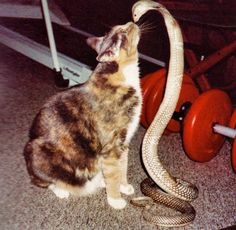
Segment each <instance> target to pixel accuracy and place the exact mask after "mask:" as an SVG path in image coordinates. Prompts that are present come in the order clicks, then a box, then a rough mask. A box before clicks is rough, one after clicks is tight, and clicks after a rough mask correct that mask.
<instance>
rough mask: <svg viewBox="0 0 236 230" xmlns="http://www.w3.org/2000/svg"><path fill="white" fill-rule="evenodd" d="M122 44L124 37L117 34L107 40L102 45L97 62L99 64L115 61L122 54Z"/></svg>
mask: <svg viewBox="0 0 236 230" xmlns="http://www.w3.org/2000/svg"><path fill="white" fill-rule="evenodd" d="M121 44H122V36H121V35H120V34H115V35H113V36H112V37H110V38H106V39H105V40H104V41H103V43H102V47H101V49H100V51H99V53H98V56H97V60H98V61H99V62H112V61H115V59H116V58H117V57H118V56H119V54H120V49H121Z"/></svg>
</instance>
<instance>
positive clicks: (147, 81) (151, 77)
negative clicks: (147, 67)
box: [141, 69, 166, 128]
mask: <svg viewBox="0 0 236 230" xmlns="http://www.w3.org/2000/svg"><path fill="white" fill-rule="evenodd" d="M165 74H166V70H165V69H160V70H158V71H156V72H154V73H151V74H148V75H146V76H145V77H143V78H142V79H141V89H142V97H143V105H142V113H141V124H142V125H143V126H144V127H145V128H148V126H149V124H148V122H147V119H146V110H149V108H147V101H148V98H149V94H150V92H151V90H152V88H153V87H155V86H156V85H157V83H158V81H159V80H160V79H161V78H162V77H164V76H165Z"/></svg>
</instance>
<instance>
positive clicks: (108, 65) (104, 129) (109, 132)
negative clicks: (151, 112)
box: [24, 22, 141, 209]
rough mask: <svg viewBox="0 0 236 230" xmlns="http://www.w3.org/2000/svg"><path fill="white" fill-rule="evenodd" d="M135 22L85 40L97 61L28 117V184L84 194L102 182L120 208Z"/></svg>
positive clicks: (133, 112) (135, 75)
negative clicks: (83, 76)
mask: <svg viewBox="0 0 236 230" xmlns="http://www.w3.org/2000/svg"><path fill="white" fill-rule="evenodd" d="M139 39H140V30H139V27H138V26H137V25H136V24H134V23H133V22H128V23H127V24H125V25H119V26H115V27H113V28H112V29H111V31H110V32H109V33H107V34H106V35H105V36H104V37H92V38H88V39H87V43H88V44H89V45H90V46H91V47H92V48H93V49H95V50H96V52H97V54H98V56H97V60H98V62H99V64H98V65H97V67H96V68H95V70H94V72H93V73H92V75H91V77H90V79H89V80H88V81H87V82H86V83H85V84H84V85H82V86H76V87H73V88H71V89H68V90H65V91H63V92H60V93H58V94H56V95H55V96H53V97H52V98H51V99H50V100H49V101H48V102H47V103H46V104H45V105H44V106H43V107H42V108H41V109H40V111H39V113H38V114H37V116H36V117H35V119H34V122H33V125H32V128H31V132H30V140H29V141H28V143H27V144H26V147H25V150H24V156H25V160H26V165H27V169H28V172H29V174H30V177H31V181H32V183H33V184H35V185H37V186H40V187H44V188H49V189H50V190H52V191H53V192H54V193H55V194H56V195H57V196H58V197H60V198H67V197H68V196H69V195H70V194H73V195H82V196H83V195H88V194H92V193H94V192H95V191H96V190H97V189H98V188H99V187H105V188H106V193H107V200H108V203H109V204H110V205H111V206H112V207H113V208H116V209H122V208H124V207H125V205H126V201H125V200H124V199H123V198H122V197H121V193H124V194H127V195H130V194H133V193H134V189H133V187H132V185H130V184H128V182H127V163H128V151H129V143H130V140H131V138H132V137H133V135H134V133H135V131H136V129H137V127H138V123H139V118H140V113H141V90H140V82H139V67H138V51H137V46H138V42H139Z"/></svg>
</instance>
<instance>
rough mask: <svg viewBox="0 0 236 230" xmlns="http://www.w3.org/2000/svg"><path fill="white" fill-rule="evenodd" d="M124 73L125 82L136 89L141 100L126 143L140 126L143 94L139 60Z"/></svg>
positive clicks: (129, 127) (127, 67)
mask: <svg viewBox="0 0 236 230" xmlns="http://www.w3.org/2000/svg"><path fill="white" fill-rule="evenodd" d="M123 74H124V77H125V84H126V85H128V86H131V87H133V88H134V89H135V90H136V95H137V97H138V98H139V101H140V103H139V105H138V106H137V107H136V108H135V111H134V117H133V120H132V122H131V123H130V124H129V126H128V129H127V136H126V143H127V144H129V142H130V140H131V138H132V137H133V135H134V133H135V132H136V130H137V128H138V125H139V120H140V115H141V109H142V94H141V87H140V79H139V67H138V62H135V63H132V64H130V65H128V66H126V67H125V68H124V70H123Z"/></svg>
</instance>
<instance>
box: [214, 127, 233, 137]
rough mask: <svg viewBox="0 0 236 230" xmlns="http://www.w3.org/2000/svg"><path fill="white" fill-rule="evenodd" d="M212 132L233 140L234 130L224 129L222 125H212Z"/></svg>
mask: <svg viewBox="0 0 236 230" xmlns="http://www.w3.org/2000/svg"><path fill="white" fill-rule="evenodd" d="M213 130H214V132H215V133H218V134H221V135H224V136H226V137H230V138H235V136H236V129H231V128H229V127H225V126H223V125H218V124H216V125H214V127H213Z"/></svg>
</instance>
